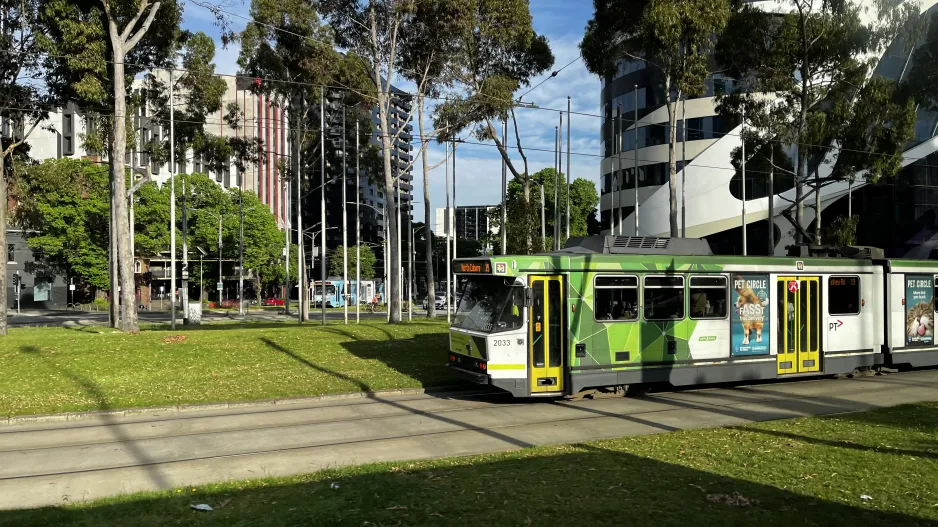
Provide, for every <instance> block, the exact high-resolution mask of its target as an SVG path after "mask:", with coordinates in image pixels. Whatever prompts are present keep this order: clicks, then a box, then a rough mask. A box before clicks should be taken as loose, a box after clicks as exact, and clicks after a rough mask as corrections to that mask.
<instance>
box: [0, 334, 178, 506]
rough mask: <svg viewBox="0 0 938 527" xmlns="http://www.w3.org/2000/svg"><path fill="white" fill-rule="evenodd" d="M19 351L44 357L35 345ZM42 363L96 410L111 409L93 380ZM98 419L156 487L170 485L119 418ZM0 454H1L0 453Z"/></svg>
mask: <svg viewBox="0 0 938 527" xmlns="http://www.w3.org/2000/svg"><path fill="white" fill-rule="evenodd" d="M20 351H21V352H22V353H25V354H30V355H35V356H38V357H39V358H41V359H45V358H46V357H45V356H44V355H43V354H42V350H40V349H39V348H38V347H36V346H29V345H24V346H20ZM44 363H45V364H46V366H48V367H49V368H50V369H52V370H54V371H55V372H56V373H58V374H60V375H62V376H64V377H65V378H67V379H68V380H69V381H71V382H72V383H73V384H75V385H76V386H77V387H78V388H79V389H80V390H81V391H82V392H83V393H84V395H86V396H88V397H89V398H91V399H92V400H93V401H94V404H95V409H96V410H112V409H113V407H112V405H111V403H110V402H109V401H108V399H107V396H106V395H105V393H104V391H103V390H102V389H101V387H100V386H98V385H97V384H96V383H95V382H94V381H93V380H91V379H88V378H86V377H83V376H82V375H79V374H77V373H75V372H72V371H71V370H69V369H68V368H66V367H63V366H59V365H58V364H54V363H53V362H51V361H48V360H44ZM98 419H100V421H101V423H102V424H103V425H104V427H106V428H107V429H108V430H109V431H110V432H112V433H113V435H114V441H115V442H116V443H119V444H120V446H121V447H122V448H124V449H126V450H127V452H128V453H130V455H131V456H132V457H133V458H134V459H135V460H136V462H137V464H139V466H141V467H143V468H144V470H145V471H146V473H147V476H148V477H149V479H150V481H151V482H152V483H153V484H154V485H155V486H157V487H158V488H164V489H165V488H169V487H170V484H169V480H168V479H166V477H165V476H164V475H163V474H162V473H161V472H160V468H159V467H158V466H157V465H156V464H155V463H154V462H153V458H152V457H151V456H150V455H149V454H148V453H147V452H146V451H144V450H143V449H142V448H140V447H139V446H138V445H137V444H136V442H135V441H134V439H132V438H131V437H130V435H128V434H127V433H126V432H125V431H124V429H123V426H122V424H121V423H120V422H119V421H118V419H119V418H117V417H115V416H112V415H109V414H108V413H106V412H105V413H102V414H100V415H98ZM0 455H3V454H0ZM3 465H4V464H3V463H0V478H3V477H4V476H5V474H4V466H3ZM63 470H65V469H63ZM45 473H48V472H44V474H45ZM32 475H39V474H36V473H32Z"/></svg>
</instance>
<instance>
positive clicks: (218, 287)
mask: <svg viewBox="0 0 938 527" xmlns="http://www.w3.org/2000/svg"><path fill="white" fill-rule="evenodd" d="M216 286H217V289H218V290H219V291H221V290H222V289H223V287H222V284H221V282H217V283H216Z"/></svg>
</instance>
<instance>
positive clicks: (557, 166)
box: [551, 117, 563, 251]
mask: <svg viewBox="0 0 938 527" xmlns="http://www.w3.org/2000/svg"><path fill="white" fill-rule="evenodd" d="M561 119H563V117H561ZM559 161H560V127H559V126H555V127H554V229H553V231H551V235H552V236H553V237H554V240H553V241H554V243H553V244H551V247H552V248H553V250H555V251H556V250H558V249H559V247H557V244H558V243H559V242H560V239H559V238H560V237H559V236H558V234H559V233H560V216H559V214H560V209H559V208H558V205H559V204H560V185H558V184H557V180H558V177H559V175H560V163H559Z"/></svg>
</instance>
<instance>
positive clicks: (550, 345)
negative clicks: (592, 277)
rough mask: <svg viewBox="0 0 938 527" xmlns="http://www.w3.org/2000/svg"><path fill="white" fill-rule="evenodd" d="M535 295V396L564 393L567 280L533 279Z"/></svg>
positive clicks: (532, 316)
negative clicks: (564, 306)
mask: <svg viewBox="0 0 938 527" xmlns="http://www.w3.org/2000/svg"><path fill="white" fill-rule="evenodd" d="M529 285H530V286H531V290H532V293H533V301H532V303H531V312H530V316H529V317H528V320H529V321H530V328H531V329H530V332H531V334H530V338H529V339H528V342H529V343H530V345H529V348H528V364H530V368H531V370H530V371H531V375H530V376H529V378H530V379H531V393H532V394H542V393H552V392H560V391H562V390H563V349H564V333H565V331H564V320H563V279H562V278H561V277H560V276H532V277H531V278H530V282H529Z"/></svg>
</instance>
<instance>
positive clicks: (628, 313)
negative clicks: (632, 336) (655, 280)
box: [593, 276, 638, 322]
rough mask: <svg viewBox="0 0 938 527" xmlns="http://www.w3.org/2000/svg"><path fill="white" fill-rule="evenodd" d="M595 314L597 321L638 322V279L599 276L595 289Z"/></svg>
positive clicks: (632, 277)
mask: <svg viewBox="0 0 938 527" xmlns="http://www.w3.org/2000/svg"><path fill="white" fill-rule="evenodd" d="M593 314H594V316H595V317H596V320H598V321H600V322H603V321H610V322H611V321H633V320H638V278H636V277H634V276H597V277H596V282H595V285H594V288H593Z"/></svg>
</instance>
